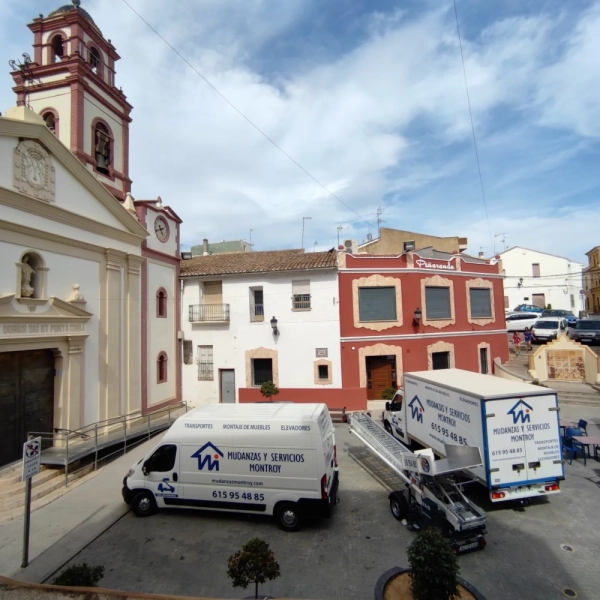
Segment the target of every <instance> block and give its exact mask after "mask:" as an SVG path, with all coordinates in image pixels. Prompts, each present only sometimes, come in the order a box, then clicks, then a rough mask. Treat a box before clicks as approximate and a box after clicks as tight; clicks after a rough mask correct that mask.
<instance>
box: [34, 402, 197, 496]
mask: <svg viewBox="0 0 600 600" xmlns="http://www.w3.org/2000/svg"><path fill="white" fill-rule="evenodd" d="M181 408H185V411H186V412H187V402H186V401H181V402H179V403H178V404H169V405H168V406H165V407H163V408H159V409H157V410H151V411H149V412H148V413H146V414H145V415H142V414H141V412H131V413H128V414H126V415H122V416H120V417H111V418H109V419H104V420H102V421H98V422H96V423H92V424H90V425H85V426H84V427H81V428H79V429H75V430H71V429H61V428H55V430H54V431H53V432H49V431H41V432H40V431H30V432H28V435H30V436H32V437H41V438H42V440H44V441H46V442H48V441H49V442H51V446H52V447H57V446H62V447H64V449H65V457H64V459H63V461H62V464H63V465H64V468H65V485H67V486H68V485H69V479H68V477H69V463H70V460H69V458H70V457H72V456H73V454H72V452H73V444H75V447H76V448H77V446H78V444H77V442H80V444H79V452H81V444H84V443H85V442H84V441H83V440H86V439H87V440H91V439H92V436H91V435H87V433H86V432H90V433H91V432H93V440H94V444H93V446H90V448H89V451H87V452H86V453H85V454H84V455H83V456H89V455H91V454H94V470H96V469H97V468H98V451H99V450H100V445H99V443H98V442H99V441H100V443H101V439H102V434H100V435H99V433H98V431H99V430H102V429H106V428H108V427H114V426H116V425H121V426H122V428H123V437H122V438H115V439H114V444H121V443H122V444H123V454H126V453H127V429H128V427H127V423H129V422H132V421H137V422H139V424H140V425H141V424H143V422H144V421H146V433H143V432H142V429H141V428H140V434H139V435H140V436H143V435H146V436H147V438H148V439H150V436H151V434H152V428H151V426H150V424H151V421H152V420H154V419H156V418H157V417H158V420H160V419H161V418H165V417H166V418H167V422H168V425H167V427H170V426H171V424H172V419H171V412H172V411H177V410H179V409H181ZM131 429H132V428H131V427H130V428H129V430H130V431H131ZM115 431H118V429H112V431H111V432H110V433H114V432H115ZM107 433H108V432H107ZM136 437H137V435H136ZM48 450H49V448H45V449H44V448H43V449H42V456H43V455H44V453H45V452H47V451H48ZM119 452H120V450H119ZM83 456H82V455H78V458H77V460H78V459H79V458H83ZM58 464H60V463H58Z"/></svg>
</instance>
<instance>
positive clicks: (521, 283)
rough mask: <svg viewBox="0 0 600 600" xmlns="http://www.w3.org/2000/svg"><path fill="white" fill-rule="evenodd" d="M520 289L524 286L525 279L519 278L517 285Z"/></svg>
mask: <svg viewBox="0 0 600 600" xmlns="http://www.w3.org/2000/svg"><path fill="white" fill-rule="evenodd" d="M517 285H518V286H519V287H521V286H522V285H523V278H522V277H519V283H518V284H517Z"/></svg>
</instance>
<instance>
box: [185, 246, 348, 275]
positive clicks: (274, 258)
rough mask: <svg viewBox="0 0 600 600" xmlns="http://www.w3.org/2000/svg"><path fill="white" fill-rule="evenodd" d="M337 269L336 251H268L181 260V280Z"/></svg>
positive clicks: (213, 255)
mask: <svg viewBox="0 0 600 600" xmlns="http://www.w3.org/2000/svg"><path fill="white" fill-rule="evenodd" d="M336 267H337V253H336V252H308V253H305V252H304V250H272V251H268V252H244V253H242V252H240V253H235V254H234V253H231V254H212V255H209V256H195V257H193V258H190V259H187V260H182V261H181V277H199V276H203V275H230V274H235V273H268V272H278V271H279V272H280V271H302V270H305V269H333V268H336Z"/></svg>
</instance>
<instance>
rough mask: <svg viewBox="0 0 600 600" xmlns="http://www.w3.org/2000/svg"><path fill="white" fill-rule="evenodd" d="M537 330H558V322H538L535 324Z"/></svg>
mask: <svg viewBox="0 0 600 600" xmlns="http://www.w3.org/2000/svg"><path fill="white" fill-rule="evenodd" d="M535 328H536V329H558V321H538V322H537V323H536V324H535Z"/></svg>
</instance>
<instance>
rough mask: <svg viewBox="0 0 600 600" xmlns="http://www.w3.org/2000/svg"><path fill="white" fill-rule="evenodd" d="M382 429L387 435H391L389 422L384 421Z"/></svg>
mask: <svg viewBox="0 0 600 600" xmlns="http://www.w3.org/2000/svg"><path fill="white" fill-rule="evenodd" d="M383 428H384V429H385V430H386V431H387V432H388V433H392V426H391V425H390V423H389V421H386V422H385V423H384V424H383Z"/></svg>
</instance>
